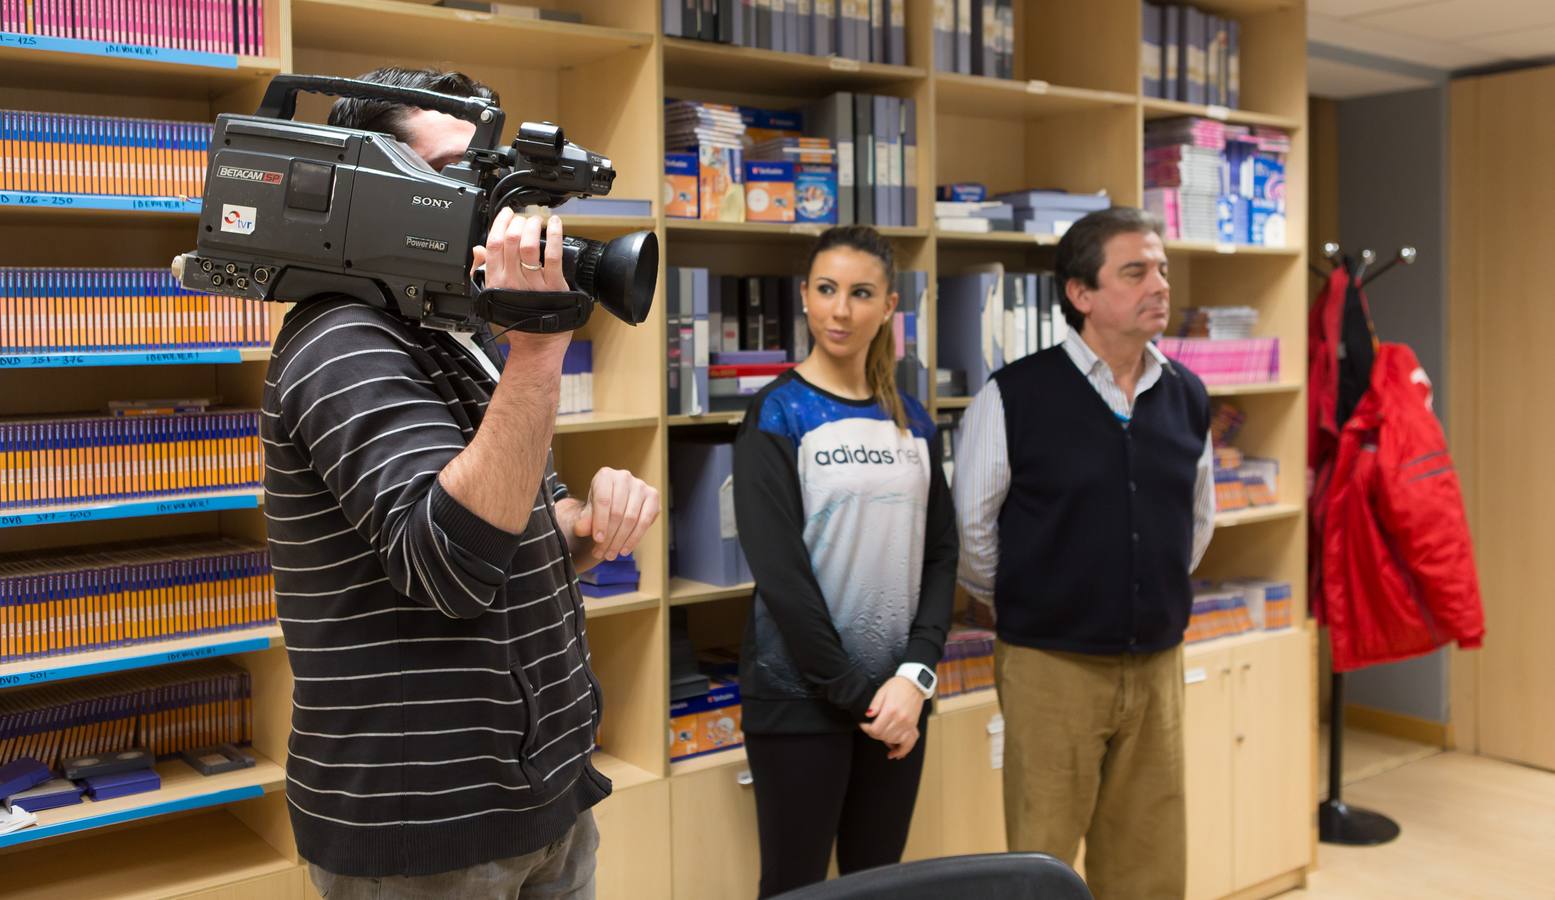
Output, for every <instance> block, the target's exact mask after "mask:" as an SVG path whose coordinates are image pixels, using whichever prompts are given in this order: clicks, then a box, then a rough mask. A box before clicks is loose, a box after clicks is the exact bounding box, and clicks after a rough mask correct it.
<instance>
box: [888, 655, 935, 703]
mask: <svg viewBox="0 0 1555 900" xmlns="http://www.w3.org/2000/svg"><path fill="white" fill-rule="evenodd" d="M896 674H898V675H900V676H901V677H903V678H905V679H907V680H908V681H911V682H912V683H913V687H915V688H917V689H918V690H919V691H921V692H922V693H923V696H924V698H925V699H927V698H930V697H933V696H934V686H935V685H936V684H937V683H939V678H938V676H936V675H935V674H934V670H933V669H931V668H929V667H928V666H926V665H924V664H923V663H915V662H906V663H902V664H901V665H899V666H897V667H896Z"/></svg>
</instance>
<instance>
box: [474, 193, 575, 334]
mask: <svg viewBox="0 0 1555 900" xmlns="http://www.w3.org/2000/svg"><path fill="white" fill-rule="evenodd" d="M542 228H544V229H545V253H544V258H543V259H542V258H541V256H542V254H541V252H540V233H541V229H542ZM472 254H473V255H474V257H475V261H474V265H475V267H476V268H479V267H480V266H481V265H482V264H483V263H484V264H485V266H486V287H488V288H497V289H505V290H512V291H569V290H572V288H571V287H569V286H568V284H567V278H566V276H565V275H563V274H562V220H561V217H560V216H551V217H550V220H549V221H546V219H545V218H544V217H543V216H520V215H517V214H515V213H514V212H513V210H512V209H511V208H507V207H504V208H503V209H502V211H500V212H498V213H497V217H496V218H495V219H494V220H492V223H491V231H490V233H488V234H487V236H486V243H485V244H484V245H477V246H476V247H474V248H473V249H472ZM507 338H508V344H509V345H510V346H512V347H513V348H514V349H518V348H519V347H520V346H531V345H534V344H536V343H538V344H541V345H545V346H550V345H552V344H560V345H562V346H565V345H566V344H567V343H568V342H569V341H570V340H571V334H570V333H563V334H559V335H533V334H526V333H522V332H519V331H509V332H508V333H507Z"/></svg>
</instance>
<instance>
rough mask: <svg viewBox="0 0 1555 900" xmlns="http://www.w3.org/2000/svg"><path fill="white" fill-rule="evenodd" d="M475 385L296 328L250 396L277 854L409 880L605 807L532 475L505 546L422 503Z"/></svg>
mask: <svg viewBox="0 0 1555 900" xmlns="http://www.w3.org/2000/svg"><path fill="white" fill-rule="evenodd" d="M493 386H494V385H493V382H492V381H491V378H490V376H489V375H488V374H487V373H486V371H485V370H484V369H482V368H481V367H480V365H479V364H478V362H477V361H476V360H474V359H472V358H471V357H470V356H469V355H468V354H467V353H465V352H464V350H463V349H462V348H460V347H459V345H458V344H457V342H456V341H455V340H454V339H453V338H451V337H450V336H449V335H447V334H443V333H439V332H435V331H430V330H425V329H422V328H420V327H419V326H417V325H415V324H413V323H410V322H407V321H405V320H403V319H400V318H397V317H395V316H392V315H388V314H386V313H383V312H381V311H379V310H376V309H373V308H372V307H369V306H366V305H364V304H362V303H359V302H356V301H354V300H345V299H327V300H319V301H314V302H312V303H309V304H306V305H303V306H299V307H297V308H296V309H294V310H293V311H292V312H291V313H290V314H289V315H288V316H287V318H286V322H285V325H284V327H283V328H282V330H281V333H280V335H279V337H278V338H277V340H276V344H275V352H274V355H273V357H272V360H271V363H270V370H269V375H268V377H267V379H266V382H265V390H264V400H263V403H262V407H263V415H262V417H261V436H262V438H263V442H264V448H265V517H266V519H267V520H268V527H269V537H270V552H271V559H272V562H273V565H274V569H275V587H276V609H277V611H278V614H279V617H280V620H281V627H282V630H283V632H284V633H285V636H286V647H287V654H288V656H289V658H290V660H291V666H292V672H293V676H294V681H295V687H294V691H293V706H292V734H291V740H290V743H289V750H290V755H289V758H288V760H287V765H286V772H287V799H288V801H289V803H290V806H291V818H292V825H293V828H294V830H295V832H296V836H297V847H298V850H299V852H300V853H301V854H302V856H303V857H304V858H305V859H307V860H309V861H310V862H313V863H316V864H318V865H319V866H322V867H323V868H325V869H327V870H329V871H331V872H335V873H337V874H342V875H361V876H384V875H400V874H403V875H422V874H431V873H435V872H442V871H448V870H452V869H457V868H463V867H467V866H471V865H476V864H478V863H482V862H486V861H489V860H492V859H499V858H503V857H508V856H515V855H519V854H523V853H528V852H532V851H534V850H537V849H540V848H541V847H544V846H545V845H546V844H548V843H550V842H551V841H554V840H555V839H557V838H559V837H561V836H562V835H563V834H565V833H566V831H567V829H568V828H570V827H571V826H572V824H573V822H574V821H575V820H576V819H577V816H578V815H579V813H580V812H582V811H583V810H585V809H588V808H589V807H590V806H592V805H594V804H595V803H597V802H599V801H600V800H601V799H603V798H604V797H605V796H607V795H608V794H609V792H610V782H609V781H608V780H607V779H606V778H605V777H604V776H603V775H601V774H599V773H598V772H597V771H596V770H595V769H594V768H593V766H592V765H591V764H590V763H589V753H590V750H591V748H592V746H593V740H594V734H595V731H596V729H597V727H598V721H599V712H600V690H599V684H598V682H597V681H595V679H594V676H593V674H592V672H590V670H589V664H588V644H587V641H586V638H585V636H584V628H583V605H582V600H581V597H580V596H579V594H578V591H577V575H576V573H575V571H574V570H573V566H572V561H571V559H570V557H569V555H568V553H567V545H566V540H565V538H564V537H563V535H562V534H561V532H560V529H559V528H558V527H557V525H556V515H555V503H556V501H557V500H558V499H560V498H562V497H564V496H566V488H565V487H564V486H563V485H561V484H560V483H559V482H558V480H557V478H556V474H555V471H554V470H553V469H552V468H551V467H550V466H549V465H548V466H547V470H546V474H545V479H544V481H543V483H542V484H541V488H540V490H539V492H538V495H537V496H536V498H535V505H534V509H533V511H532V514H531V516H530V520H529V525H528V528H527V529H526V530H525V532H524V533H523V534H521V535H512V534H509V533H507V532H505V531H502V530H501V529H498V528H496V527H494V526H492V525H490V524H488V523H486V522H485V521H484V520H482V519H480V518H478V517H477V516H475V515H474V514H473V513H471V512H470V511H469V510H468V509H466V508H465V507H464V506H462V505H460V504H459V503H458V502H457V501H455V500H454V499H453V498H452V497H451V496H449V495H448V494H447V493H446V492H445V491H444V490H443V489H442V487H441V486H440V485H439V483H438V480H437V475H438V472H439V471H441V470H442V468H443V466H445V465H446V464H447V463H448V462H449V460H451V459H452V458H453V457H454V456H455V455H457V454H458V453H459V452H460V451H462V450H463V449H464V448H465V446H466V444H468V443H469V441H470V438H471V437H472V436H473V435H474V433H475V429H477V428H478V427H479V426H480V422H481V416H482V414H483V413H484V412H485V408H486V404H487V402H488V401H489V400H490V397H491V391H492V389H493Z"/></svg>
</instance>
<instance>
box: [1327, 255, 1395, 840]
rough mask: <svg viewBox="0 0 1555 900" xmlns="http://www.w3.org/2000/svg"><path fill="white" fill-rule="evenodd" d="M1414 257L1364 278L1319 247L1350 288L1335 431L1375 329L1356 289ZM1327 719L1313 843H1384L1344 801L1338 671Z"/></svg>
mask: <svg viewBox="0 0 1555 900" xmlns="http://www.w3.org/2000/svg"><path fill="white" fill-rule="evenodd" d="M1416 256H1417V254H1416V253H1415V248H1413V247H1401V248H1399V251H1398V253H1397V254H1396V255H1395V256H1394V257H1393V258H1392V259H1390V260H1388V261H1387V262H1386V263H1384V264H1383V265H1382V267H1381V268H1380V269H1377V270H1376V271H1375V272H1370V273H1368V271H1367V270H1368V269H1370V268H1371V266H1372V264H1373V263H1375V262H1376V261H1377V255H1376V254H1375V253H1373V252H1372V251H1371V250H1369V249H1368V250H1362V251H1361V253H1360V257H1359V258H1358V259H1356V258H1351V257H1349V256H1345V255H1344V254H1343V253H1341V252H1340V250H1339V245H1338V244H1335V243H1327V244H1324V245H1323V257H1324V258H1325V259H1327V260H1328V261H1329V263H1331V264H1332V265H1333V266H1335V267H1338V266H1344V267H1345V269H1346V271H1348V272H1349V273H1350V282H1351V285H1352V288H1351V291H1350V293H1349V295H1348V296H1347V297H1346V298H1345V304H1344V315H1343V317H1342V322H1343V324H1342V326H1341V334H1342V337H1341V341H1340V343H1341V345H1342V346H1343V347H1344V349H1345V353H1344V355H1343V358H1342V359H1341V361H1340V377H1339V404H1338V409H1337V415H1338V419H1339V425H1340V426H1341V427H1342V426H1343V425H1344V422H1345V421H1346V420H1348V419H1349V418H1350V413H1351V412H1353V411H1354V410H1355V405H1356V403H1358V402H1359V401H1360V398H1361V395H1362V394H1363V393H1365V391H1366V387H1367V386H1368V385H1369V384H1370V383H1371V363H1372V356H1373V351H1372V336H1373V335H1374V334H1375V329H1374V328H1373V326H1372V323H1371V316H1370V315H1369V314H1368V313H1367V311H1366V308H1365V305H1364V304H1362V303H1361V301H1360V289H1361V288H1362V287H1364V286H1366V285H1368V284H1371V283H1372V282H1374V281H1376V280H1377V279H1378V278H1381V277H1382V276H1383V275H1384V274H1385V273H1387V271H1388V270H1389V269H1392V268H1393V267H1394V266H1396V265H1399V264H1401V263H1402V264H1403V265H1406V266H1407V265H1411V264H1413V263H1414V261H1415V258H1416ZM1311 269H1312V272H1313V273H1314V274H1316V275H1317V276H1318V277H1320V278H1327V277H1328V275H1329V272H1332V271H1333V270H1332V269H1330V270H1329V272H1324V271H1323V270H1322V269H1319V268H1318V267H1317V266H1311ZM1328 719H1329V722H1328V799H1327V800H1324V801H1323V802H1321V803H1319V804H1318V807H1317V834H1318V840H1321V841H1322V842H1323V843H1325V844H1346V845H1349V846H1373V845H1376V844H1386V843H1387V842H1388V841H1391V840H1393V839H1394V838H1396V837H1398V834H1399V827H1398V823H1397V822H1395V821H1393V820H1392V819H1390V818H1388V817H1387V816H1385V815H1383V814H1382V813H1379V812H1373V811H1372V810H1369V809H1361V808H1359V807H1356V806H1351V805H1349V804H1348V803H1345V802H1344V796H1343V794H1344V673H1342V672H1335V673H1333V682H1332V686H1331V688H1330V691H1329V716H1328Z"/></svg>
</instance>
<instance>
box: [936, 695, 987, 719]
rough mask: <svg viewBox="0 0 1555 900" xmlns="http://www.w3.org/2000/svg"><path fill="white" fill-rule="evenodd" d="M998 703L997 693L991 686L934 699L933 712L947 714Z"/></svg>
mask: <svg viewBox="0 0 1555 900" xmlns="http://www.w3.org/2000/svg"><path fill="white" fill-rule="evenodd" d="M998 705H999V694H998V692H997V691H994V690H993V689H992V688H988V689H985V690H980V691H967V692H966V693H964V694H957V695H955V696H954V697H945V698H943V699H941V698H938V697H936V698H935V699H934V712H935V714H936V715H941V716H943V715H949V714H950V713H958V712H963V711H965V710H969V709H983V708H985V707H992V706H998Z"/></svg>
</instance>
